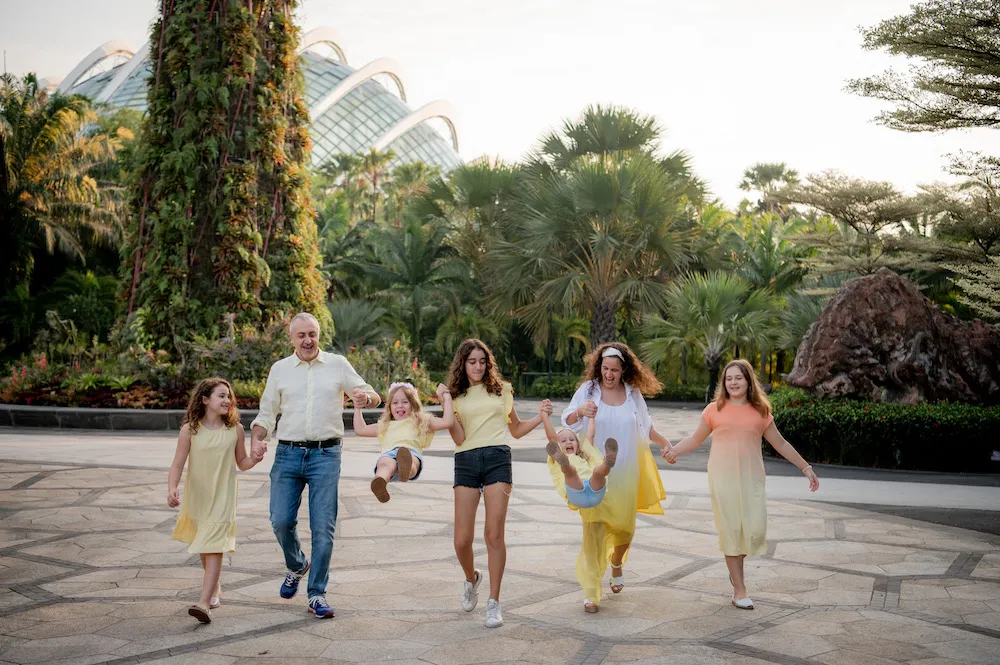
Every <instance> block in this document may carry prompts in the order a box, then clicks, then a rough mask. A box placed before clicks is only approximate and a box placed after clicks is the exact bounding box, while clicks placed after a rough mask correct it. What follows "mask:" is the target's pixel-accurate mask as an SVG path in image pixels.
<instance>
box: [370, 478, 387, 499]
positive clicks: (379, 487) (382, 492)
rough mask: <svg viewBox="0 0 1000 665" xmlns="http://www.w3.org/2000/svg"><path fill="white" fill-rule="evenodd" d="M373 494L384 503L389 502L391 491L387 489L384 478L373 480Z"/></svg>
mask: <svg viewBox="0 0 1000 665" xmlns="http://www.w3.org/2000/svg"><path fill="white" fill-rule="evenodd" d="M372 494H374V495H375V498H376V499H378V500H379V501H381V502H382V503H385V502H386V501H388V500H389V490H388V489H386V482H385V478H383V477H382V476H375V477H374V478H372Z"/></svg>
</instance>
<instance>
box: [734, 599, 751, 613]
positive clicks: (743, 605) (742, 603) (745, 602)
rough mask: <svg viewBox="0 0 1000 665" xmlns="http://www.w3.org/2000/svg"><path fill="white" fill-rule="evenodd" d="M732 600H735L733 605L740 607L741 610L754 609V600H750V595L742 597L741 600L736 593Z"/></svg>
mask: <svg viewBox="0 0 1000 665" xmlns="http://www.w3.org/2000/svg"><path fill="white" fill-rule="evenodd" d="M732 602H733V606H734V607H737V608H739V609H741V610H752V609H753V601H752V600H750V596H747V597H746V598H740V599H739V600H736V596H735V595H734V596H733V601H732Z"/></svg>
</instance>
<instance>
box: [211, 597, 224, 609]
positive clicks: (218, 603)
mask: <svg viewBox="0 0 1000 665" xmlns="http://www.w3.org/2000/svg"><path fill="white" fill-rule="evenodd" d="M220 607H222V599H221V598H219V597H218V596H212V600H211V602H210V603H209V605H208V608H209V609H211V610H215V609H218V608H220Z"/></svg>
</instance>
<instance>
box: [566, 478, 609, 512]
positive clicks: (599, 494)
mask: <svg viewBox="0 0 1000 665" xmlns="http://www.w3.org/2000/svg"><path fill="white" fill-rule="evenodd" d="M607 491H608V486H607V484H605V485H604V487H602V488H601V489H599V490H594V489H592V488H591V487H590V480H589V479H588V480H585V481H583V489H582V490H578V489H576V488H573V487H570V486H569V485H567V486H566V500H567V501H569V504H570V505H571V506H576V507H577V508H593V507H594V506H599V505H600V504H601V501H604V495H605V494H606V493H607Z"/></svg>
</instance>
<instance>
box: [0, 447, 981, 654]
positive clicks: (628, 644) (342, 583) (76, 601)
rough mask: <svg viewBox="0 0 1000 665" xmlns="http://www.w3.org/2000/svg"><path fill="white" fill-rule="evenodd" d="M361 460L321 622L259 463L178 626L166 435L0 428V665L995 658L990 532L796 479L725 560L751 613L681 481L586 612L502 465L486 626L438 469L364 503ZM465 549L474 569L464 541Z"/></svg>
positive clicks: (530, 491)
mask: <svg viewBox="0 0 1000 665" xmlns="http://www.w3.org/2000/svg"><path fill="white" fill-rule="evenodd" d="M60 446H62V447H60ZM97 450H103V451H105V452H104V454H103V455H98V454H97V453H96V452H95V451H97ZM370 450H371V442H370V441H365V442H361V441H359V440H357V439H349V440H348V442H347V447H346V449H345V453H344V458H345V464H344V476H343V480H342V483H341V503H340V520H339V524H338V529H337V539H336V547H335V551H334V560H333V570H332V572H331V579H330V587H329V593H328V599H329V601H330V603H331V604H332V605H333V606H334V608H335V609H336V612H337V616H336V618H335V619H333V620H329V621H319V620H316V619H315V618H313V617H312V616H311V615H308V614H307V613H306V612H305V599H304V598H302V597H301V595H300V597H297V598H295V599H293V600H291V601H284V600H281V599H280V598H279V597H278V595H277V590H278V584H279V583H280V580H281V577H282V575H283V573H284V571H283V570H282V558H281V556H280V552H279V549H278V546H277V543H276V542H275V539H274V536H273V534H272V533H271V529H270V526H269V523H268V510H267V505H268V489H269V487H268V479H267V473H266V472H267V468H266V465H265V466H261V467H258V468H257V469H255V470H254V471H252V472H250V473H248V474H244V475H242V476H241V479H240V506H239V537H238V541H237V551H236V552H235V553H234V554H232V555H231V556H227V557H226V565H225V568H224V572H223V580H222V582H223V591H224V600H223V602H224V605H223V607H222V608H220V609H218V610H215V611H214V612H213V616H214V621H213V623H212V624H210V625H204V626H203V625H200V624H198V623H197V622H196V621H195V620H194V619H192V618H191V617H189V616H187V614H186V608H187V606H188V605H189V604H190V603H192V602H194V600H195V599H196V597H197V595H198V589H199V586H200V576H201V571H200V568H199V567H198V563H197V561H198V557H197V556H191V555H189V554H187V552H186V546H185V545H184V544H182V543H178V542H175V541H172V540H170V532H171V530H172V528H173V524H174V519H175V515H176V513H175V511H173V510H171V509H169V508H167V507H166V504H165V494H166V489H165V488H166V468H167V466H168V464H169V459H170V456H171V454H172V452H173V440H172V438H170V437H146V438H141V437H133V438H131V439H128V438H118V439H115V438H112V437H109V436H108V435H102V434H89V435H75V436H74V437H65V436H64V435H61V434H51V433H50V434H49V435H40V434H37V433H31V434H28V433H18V432H17V431H12V430H5V431H3V432H2V434H0V663H57V664H63V665H69V664H70V663H74V664H79V665H84V664H91V663H106V662H107V663H134V662H143V663H145V662H155V663H178V664H180V663H191V664H192V665H199V664H201V665H216V664H217V665H231V664H241V665H245V664H250V663H253V664H258V665H278V664H281V663H289V664H291V663H295V664H306V663H316V664H319V663H323V664H324V665H331V664H333V663H375V662H380V663H381V662H386V661H391V662H393V663H396V664H398V665H404V664H409V663H434V664H437V665H451V664H459V663H494V662H521V663H619V662H629V663H637V664H643V663H648V664H652V663H669V664H671V665H688V664H691V665H694V664H701V663H705V664H707V663H713V664H714V663H717V664H719V665H721V664H722V663H732V664H734V665H750V664H759V665H764V664H765V663H777V664H782V665H804V664H806V663H825V664H827V665H851V664H859V665H888V664H889V663H908V664H913V665H959V664H964V665H967V664H970V663H982V664H985V663H1000V538H997V537H995V536H990V535H987V534H982V533H977V532H972V531H963V530H959V529H954V528H950V527H944V526H937V525H932V524H928V523H924V522H918V521H910V520H906V519H902V518H897V517H891V516H885V515H880V514H875V513H869V512H864V511H861V510H856V509H852V508H846V507H843V506H840V505H836V506H835V505H831V504H824V503H822V502H821V501H816V500H806V499H821V498H822V489H821V493H820V495H819V496H806V495H807V494H808V493H807V492H805V490H804V485H805V483H804V481H802V480H801V479H795V480H796V481H797V483H800V484H801V488H800V486H799V484H796V485H795V488H796V491H798V493H799V495H801V499H796V498H781V499H772V500H770V502H769V511H770V523H769V536H770V538H769V541H770V549H769V552H768V554H767V555H766V556H764V557H761V558H758V559H751V560H749V561H748V576H749V580H750V582H749V588H750V591H751V594H752V596H753V598H754V600H755V601H756V603H757V609H756V610H755V611H753V612H746V611H741V610H738V609H736V608H734V607H732V605H730V603H729V593H730V588H731V587H730V586H729V583H728V581H727V579H726V572H725V566H724V564H723V563H722V560H721V557H720V555H719V553H718V550H717V539H716V536H715V533H714V528H713V523H712V515H711V508H710V505H709V500H708V497H707V491H706V485H705V483H704V474H701V476H700V478H697V479H696V480H697V482H685V483H681V482H679V479H681V478H687V477H688V475H682V474H686V473H687V472H671V471H664V472H663V477H664V482H665V484H666V485H667V492H668V498H667V501H666V502H665V504H664V505H665V508H666V514H665V515H663V516H656V517H646V516H640V523H639V528H638V532H637V536H636V540H635V545H634V547H633V552H632V555H631V557H630V559H629V562H628V565H627V566H626V582H627V586H626V588H625V590H624V592H623V593H622V594H620V595H617V596H613V595H612V594H610V592H608V591H607V585H605V589H606V592H605V596H604V598H603V600H602V602H601V611H600V613H598V614H593V615H591V614H584V612H583V608H582V600H583V598H582V594H581V592H580V590H579V588H578V586H577V584H576V581H575V579H574V572H573V571H574V562H575V558H576V553H577V549H578V545H579V538H580V521H579V517H578V516H577V514H576V513H573V512H571V511H570V510H568V509H567V508H566V506H565V504H563V503H562V502H561V500H560V499H559V498H558V496H557V495H556V494H555V492H554V491H553V490H552V489H551V486H550V485H548V484H547V483H546V482H545V478H546V477H547V476H546V473H545V469H544V466H543V465H541V464H526V463H525V464H519V465H516V468H515V480H516V481H517V483H518V484H517V486H516V487H515V490H514V493H513V498H512V501H511V507H510V517H509V520H508V527H507V545H508V548H509V554H508V564H507V573H506V576H505V578H504V585H503V595H502V600H503V602H504V617H505V620H506V624H505V625H504V626H503V627H502V628H500V629H496V630H489V629H487V628H484V627H483V618H484V613H485V603H486V597H487V595H488V594H487V593H486V590H487V586H488V585H487V584H485V583H484V585H483V588H482V589H481V593H480V606H479V607H478V608H477V609H476V611H474V612H472V613H470V614H466V613H465V612H462V611H461V608H460V607H459V597H460V593H461V579H462V575H461V571H460V568H459V567H458V565H457V563H456V561H455V558H454V554H453V550H452V544H451V534H452V528H451V522H452V501H451V484H450V482H448V477H449V474H450V462H451V461H450V459H448V458H440V457H439V458H430V457H429V458H428V462H427V470H426V471H427V473H426V476H425V477H426V479H421V480H420V481H417V482H415V483H410V484H407V485H394V486H392V487H391V491H392V497H393V498H392V500H391V501H390V502H389V503H388V504H384V505H383V504H379V503H378V502H377V501H376V500H375V499H374V498H373V497H372V496H371V493H370V491H369V489H368V475H367V474H368V471H367V469H369V468H370V466H371V464H372V463H373V461H374V453H372V452H369V451H370ZM270 458H271V454H270V453H269V459H270ZM87 460H91V461H87ZM689 475H693V474H689ZM674 479H677V480H678V481H677V482H674ZM678 487H681V488H682V489H677V488H678ZM923 487H924V490H925V491H926V492H928V493H931V494H933V493H934V492H935V489H936V488H935V486H933V485H924V486H923ZM956 491H957V490H956ZM993 491H994V492H995V491H996V490H993ZM784 496H785V494H782V497H784ZM479 519H480V522H482V519H483V511H482V510H480V512H479ZM305 524H306V514H305V502H304V503H303V514H302V515H301V516H300V527H301V526H304V525H305ZM301 535H302V537H303V540H304V542H305V547H306V549H307V550H308V530H302V531H301ZM476 553H477V565H479V566H480V567H481V568H483V570H484V571H485V567H486V559H485V546H484V545H483V542H482V530H481V527H480V528H479V529H478V531H477V545H476ZM303 595H304V594H303Z"/></svg>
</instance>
